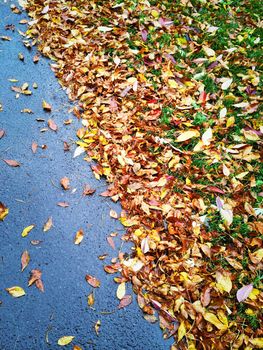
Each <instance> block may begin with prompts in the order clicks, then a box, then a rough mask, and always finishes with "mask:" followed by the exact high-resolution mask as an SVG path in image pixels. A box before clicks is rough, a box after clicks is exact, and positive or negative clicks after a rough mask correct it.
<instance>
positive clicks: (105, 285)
mask: <svg viewBox="0 0 263 350" xmlns="http://www.w3.org/2000/svg"><path fill="white" fill-rule="evenodd" d="M11 4H15V1H8V0H7V1H4V0H1V3H0V37H3V36H4V37H5V36H9V37H10V38H11V40H10V41H9V40H6V39H3V38H2V39H1V40H0V67H1V68H0V103H1V104H2V109H3V110H2V111H1V112H0V129H3V130H5V136H4V137H2V139H1V140H0V201H1V202H3V203H4V204H5V205H6V206H7V207H8V208H9V214H8V216H7V217H6V218H5V220H4V221H3V222H0V234H1V245H0V349H1V350H46V349H49V350H50V349H52V350H56V349H60V348H61V347H60V346H58V345H57V340H58V339H59V338H60V337H62V336H66V335H72V336H75V339H74V341H73V342H72V343H71V344H70V345H68V346H66V347H65V348H66V349H72V348H73V345H74V344H76V345H79V346H81V347H82V348H83V350H84V349H85V350H88V349H94V350H95V349H96V350H106V349H107V350H132V349H135V350H162V349H168V348H169V344H171V340H168V341H164V340H163V338H162V333H161V330H160V329H159V326H158V324H157V323H156V324H150V323H148V322H147V321H146V320H145V319H144V318H143V314H142V312H141V310H140V309H139V307H138V305H137V302H136V296H135V295H133V302H132V304H131V305H129V306H128V307H126V308H125V309H121V310H117V306H118V304H119V301H118V299H117V298H116V289H117V284H116V283H115V282H114V281H113V275H107V274H106V273H105V272H104V270H103V265H105V264H107V263H108V264H109V263H110V261H111V259H112V258H113V257H115V256H116V255H117V253H118V249H119V248H120V246H121V240H120V237H121V235H122V234H123V233H124V230H123V227H122V226H121V225H120V223H119V222H118V221H117V220H114V219H112V218H111V217H110V215H109V211H110V209H114V210H116V211H117V212H118V213H119V212H120V211H121V208H120V205H119V204H118V203H117V204H115V203H113V202H112V201H111V200H110V199H107V198H104V197H101V196H100V195H99V194H100V193H101V192H103V191H104V190H105V189H106V187H107V184H106V183H105V181H104V180H100V181H98V180H96V179H95V178H94V176H93V174H92V171H91V169H90V165H89V163H87V162H86V161H84V160H83V155H80V156H79V157H76V158H73V153H74V150H75V148H76V145H75V144H74V141H75V140H76V136H75V135H76V131H77V129H78V128H80V127H81V121H78V120H77V119H76V118H75V117H74V115H72V114H69V112H68V111H69V109H70V108H72V106H73V105H72V103H70V102H69V100H68V99H67V95H66V93H65V92H64V91H63V89H62V88H61V86H60V85H59V84H58V82H57V80H56V78H55V76H54V74H53V72H52V71H51V69H50V67H49V64H50V61H48V60H47V59H45V58H43V57H41V58H40V60H39V62H38V63H34V62H33V57H34V55H35V54H36V49H35V48H33V49H31V50H29V49H27V48H26V47H25V46H24V44H23V42H22V39H23V37H22V36H21V35H20V34H19V33H18V30H20V31H22V32H24V31H25V30H26V26H25V25H24V24H19V21H21V19H26V18H27V16H26V14H25V13H22V14H21V15H17V14H14V13H13V12H12V11H11V10H10V5H11ZM6 25H9V30H6V29H5V26H6ZM11 25H13V26H15V27H12V26H11ZM12 29H13V30H12ZM19 53H20V54H22V55H23V56H24V60H21V59H19V57H18V55H19ZM20 58H21V55H20ZM9 79H11V80H13V81H10V80H9ZM14 79H15V80H18V81H17V82H14ZM24 83H28V84H29V90H31V91H32V95H28V96H27V95H23V94H20V96H19V98H16V97H17V96H16V94H17V92H15V91H12V90H11V88H12V86H16V87H21V86H22V85H23V84H24ZM33 83H37V85H38V88H37V89H34V88H33ZM43 99H44V100H46V101H47V102H48V103H50V104H51V105H52V112H50V113H48V112H45V111H43V108H42V100H43ZM24 109H31V110H32V111H33V114H28V113H22V112H21V110H24ZM48 119H52V120H54V122H55V123H56V124H57V126H58V131H57V132H54V131H52V130H50V128H48V125H47V120H48ZM68 119H72V120H73V121H72V123H71V124H69V125H64V121H65V120H68ZM64 141H66V142H68V144H69V145H70V151H68V152H65V151H64V149H63V142H64ZM32 142H35V143H37V144H38V147H37V150H36V153H33V152H32V149H31V147H32ZM3 159H13V160H16V161H17V162H19V163H21V166H20V167H10V166H8V165H7V164H6V163H5V162H4V161H3ZM64 176H67V177H68V178H69V179H70V190H68V191H65V190H63V189H62V187H61V186H60V179H61V178H62V177H64ZM85 184H89V185H90V186H91V187H93V188H95V189H96V192H95V193H94V194H93V195H91V196H85V197H83V196H82V191H83V186H84V185H85ZM58 202H68V203H69V207H67V208H63V207H59V206H58V205H57V203H58ZM49 217H52V220H53V224H54V226H53V227H52V228H51V229H50V230H49V231H47V232H43V224H44V223H45V222H46V221H47V219H48V218H49ZM31 224H34V225H35V228H34V229H33V230H32V231H31V232H30V233H29V235H28V236H27V237H24V238H23V237H22V236H21V232H22V230H23V229H24V228H25V227H27V226H29V225H31ZM80 228H82V229H83V231H84V239H83V241H82V243H81V244H80V245H75V244H74V236H75V234H76V232H77V231H78V230H79V229H80ZM112 232H116V233H117V234H118V236H117V237H116V238H114V241H115V245H116V249H115V250H113V249H112V248H111V247H110V246H109V244H108V243H107V240H106V238H107V236H108V235H109V234H110V233H112ZM37 240H39V241H41V242H40V243H39V244H38V245H33V244H32V242H31V241H33V243H34V241H37ZM126 249H128V248H126ZM25 250H28V252H29V254H30V257H31V260H30V262H29V265H28V267H27V268H26V269H25V270H24V271H23V272H21V261H20V259H21V254H22V252H23V251H25ZM103 254H108V256H107V257H106V259H105V260H104V261H102V260H100V259H98V256H100V255H103ZM32 269H40V270H41V271H42V280H43V283H44V288H45V291H44V293H42V292H41V291H39V290H38V289H37V288H36V287H35V286H34V285H33V286H31V287H28V286H27V282H28V278H29V275H30V271H31V270H32ZM86 274H90V275H92V276H96V277H97V278H98V279H99V280H100V281H101V287H100V288H97V289H96V290H94V295H95V303H94V305H93V307H94V309H92V308H90V307H89V306H88V303H87V296H88V295H89V294H90V293H91V291H92V289H93V288H92V287H91V286H90V285H89V284H88V283H87V282H86V281H85V275H86ZM16 285H18V286H20V287H22V288H24V290H25V292H26V295H25V296H23V297H20V298H13V297H12V296H10V295H9V294H8V293H7V291H6V290H5V289H6V288H9V287H12V286H16ZM128 291H129V292H130V293H132V291H131V286H128ZM98 320H100V322H101V326H100V331H99V335H97V334H96V332H95V330H94V325H95V323H96V322H97V321H98Z"/></svg>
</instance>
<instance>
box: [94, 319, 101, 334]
mask: <svg viewBox="0 0 263 350" xmlns="http://www.w3.org/2000/svg"><path fill="white" fill-rule="evenodd" d="M100 326H101V321H100V320H98V321H97V322H96V323H95V325H94V329H95V332H96V334H97V335H99V330H100Z"/></svg>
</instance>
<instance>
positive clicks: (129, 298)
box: [118, 295, 132, 309]
mask: <svg viewBox="0 0 263 350" xmlns="http://www.w3.org/2000/svg"><path fill="white" fill-rule="evenodd" d="M131 302H132V296H131V295H125V296H124V297H123V298H122V299H121V301H120V304H119V306H118V309H122V308H124V307H126V306H128V305H130V303H131Z"/></svg>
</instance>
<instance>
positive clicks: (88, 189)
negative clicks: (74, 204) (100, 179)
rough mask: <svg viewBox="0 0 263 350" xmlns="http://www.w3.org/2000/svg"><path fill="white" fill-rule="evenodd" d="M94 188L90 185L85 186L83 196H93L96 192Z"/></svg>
mask: <svg viewBox="0 0 263 350" xmlns="http://www.w3.org/2000/svg"><path fill="white" fill-rule="evenodd" d="M95 191H96V190H94V189H93V188H91V187H90V185H85V186H84V188H83V196H88V195H91V194H93V193H94V192H95Z"/></svg>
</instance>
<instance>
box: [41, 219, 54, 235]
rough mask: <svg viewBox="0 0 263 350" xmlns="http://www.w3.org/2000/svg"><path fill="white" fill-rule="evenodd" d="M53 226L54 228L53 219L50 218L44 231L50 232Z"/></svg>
mask: <svg viewBox="0 0 263 350" xmlns="http://www.w3.org/2000/svg"><path fill="white" fill-rule="evenodd" d="M52 226H54V225H53V220H52V217H51V216H50V217H49V218H48V219H47V221H46V222H45V224H44V226H43V231H44V232H47V231H48V230H50V229H51V227H52Z"/></svg>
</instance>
